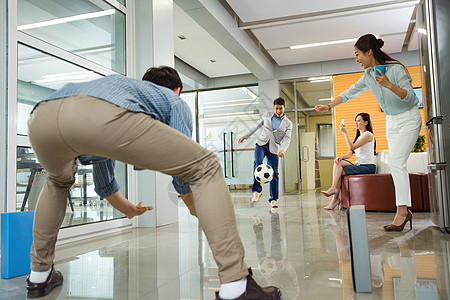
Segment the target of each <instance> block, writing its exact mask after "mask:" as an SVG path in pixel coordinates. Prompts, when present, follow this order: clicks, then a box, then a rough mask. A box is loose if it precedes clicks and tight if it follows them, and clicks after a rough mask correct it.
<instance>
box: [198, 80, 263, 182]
mask: <svg viewBox="0 0 450 300" xmlns="http://www.w3.org/2000/svg"><path fill="white" fill-rule="evenodd" d="M257 95H258V87H241V88H231V89H221V90H211V91H201V92H198V113H199V115H198V123H199V139H198V141H199V143H200V145H202V146H204V147H205V148H207V149H208V150H211V151H213V152H214V153H216V154H217V156H218V157H219V159H220V162H221V164H222V169H223V172H224V175H225V180H226V182H227V184H228V186H229V187H230V189H247V188H249V187H250V186H251V184H252V183H253V153H254V149H255V142H256V137H257V136H258V133H256V134H254V135H253V136H252V137H251V138H249V139H247V140H245V141H244V142H243V143H242V144H238V143H237V141H238V140H239V138H240V137H242V136H243V135H244V134H245V133H246V132H247V131H248V130H249V129H250V128H251V127H253V126H254V125H255V123H256V122H257V121H258V120H259V98H258V96H257Z"/></svg>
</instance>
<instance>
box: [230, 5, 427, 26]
mask: <svg viewBox="0 0 450 300" xmlns="http://www.w3.org/2000/svg"><path fill="white" fill-rule="evenodd" d="M417 3H419V1H418V0H400V1H398V0H394V1H389V2H383V3H373V4H367V5H359V6H352V7H346V8H341V9H333V10H324V11H319V12H314V13H308V14H300V15H294V16H288V17H282V18H274V19H266V20H261V21H255V22H242V21H241V22H239V29H241V30H252V29H261V28H268V27H274V26H282V25H288V24H296V23H302V22H310V21H317V20H323V19H329V18H337V17H344V16H353V15H359V14H366V13H371V12H378V11H387V10H393V9H399V8H405V7H412V6H415V5H416V4H417Z"/></svg>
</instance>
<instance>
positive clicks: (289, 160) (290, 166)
mask: <svg viewBox="0 0 450 300" xmlns="http://www.w3.org/2000/svg"><path fill="white" fill-rule="evenodd" d="M286 117H288V119H289V120H291V122H292V123H293V125H294V126H293V127H294V128H292V133H291V143H290V144H289V148H288V150H287V152H286V155H285V156H284V160H283V161H284V191H285V193H287V194H294V193H297V192H298V182H299V180H298V172H297V159H298V158H297V133H296V132H295V112H286Z"/></svg>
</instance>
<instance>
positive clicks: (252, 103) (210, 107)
mask: <svg viewBox="0 0 450 300" xmlns="http://www.w3.org/2000/svg"><path fill="white" fill-rule="evenodd" d="M255 104H258V102H247V103H238V104H224V105H213V106H205V107H204V109H213V108H216V107H228V106H232V107H235V106H239V105H255Z"/></svg>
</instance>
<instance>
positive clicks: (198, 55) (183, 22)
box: [173, 4, 250, 78]
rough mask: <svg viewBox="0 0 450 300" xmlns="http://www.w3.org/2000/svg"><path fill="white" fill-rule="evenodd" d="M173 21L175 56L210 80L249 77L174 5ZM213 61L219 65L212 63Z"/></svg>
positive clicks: (233, 59)
mask: <svg viewBox="0 0 450 300" xmlns="http://www.w3.org/2000/svg"><path fill="white" fill-rule="evenodd" d="M173 20H174V46H175V56H177V57H178V58H180V59H181V60H183V61H185V62H186V63H188V64H189V65H191V66H192V67H194V68H195V69H197V70H199V71H200V72H202V73H203V74H205V75H207V76H208V77H210V78H215V77H222V76H231V75H241V74H249V73H250V71H249V70H248V69H247V68H246V67H245V66H244V65H243V64H242V63H240V62H239V61H238V60H237V59H236V58H235V57H234V56H233V55H232V54H231V53H230V52H228V51H227V50H226V49H225V48H224V47H222V46H221V45H220V44H219V42H217V41H216V40H215V39H214V38H213V37H212V36H211V35H210V34H208V33H207V32H206V30H204V29H203V28H202V27H201V26H200V25H198V23H196V22H195V21H194V20H193V19H192V18H191V17H190V16H188V15H187V14H186V13H185V12H184V11H183V10H182V9H181V8H179V7H178V6H177V5H175V4H174V18H173ZM179 35H184V36H185V37H186V39H185V40H181V39H179V38H178V36H179ZM211 60H215V61H216V62H214V63H212V62H211Z"/></svg>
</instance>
